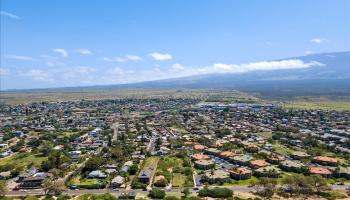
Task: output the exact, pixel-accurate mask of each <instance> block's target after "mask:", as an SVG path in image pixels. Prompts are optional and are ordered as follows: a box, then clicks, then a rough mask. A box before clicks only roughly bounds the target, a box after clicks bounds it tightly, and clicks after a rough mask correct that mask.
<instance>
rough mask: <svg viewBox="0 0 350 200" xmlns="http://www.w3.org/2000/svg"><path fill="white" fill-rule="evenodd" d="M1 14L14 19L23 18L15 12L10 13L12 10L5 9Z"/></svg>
mask: <svg viewBox="0 0 350 200" xmlns="http://www.w3.org/2000/svg"><path fill="white" fill-rule="evenodd" d="M0 15H1V16H5V17H9V18H12V19H21V18H20V17H19V16H17V15H15V14H13V13H10V12H6V11H3V10H1V11H0Z"/></svg>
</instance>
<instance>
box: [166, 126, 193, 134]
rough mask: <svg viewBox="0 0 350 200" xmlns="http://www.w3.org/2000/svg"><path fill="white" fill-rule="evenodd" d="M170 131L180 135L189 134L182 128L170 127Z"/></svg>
mask: <svg viewBox="0 0 350 200" xmlns="http://www.w3.org/2000/svg"><path fill="white" fill-rule="evenodd" d="M170 129H171V130H173V131H176V132H179V133H181V134H188V133H189V132H188V131H187V130H186V129H185V128H184V127H179V126H172V127H170Z"/></svg>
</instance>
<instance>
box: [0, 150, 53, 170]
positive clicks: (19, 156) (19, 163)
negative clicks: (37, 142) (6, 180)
mask: <svg viewBox="0 0 350 200" xmlns="http://www.w3.org/2000/svg"><path fill="white" fill-rule="evenodd" d="M46 159H47V158H46V157H44V156H41V155H40V154H32V153H16V154H14V155H12V156H9V157H7V158H2V159H0V166H2V165H5V164H10V165H13V166H15V167H26V166H30V165H34V166H36V167H38V166H40V164H41V162H42V161H44V160H46Z"/></svg>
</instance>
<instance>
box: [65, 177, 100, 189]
mask: <svg viewBox="0 0 350 200" xmlns="http://www.w3.org/2000/svg"><path fill="white" fill-rule="evenodd" d="M103 182H104V180H100V179H97V178H82V177H81V176H75V177H73V178H71V179H70V181H69V183H68V185H76V186H78V187H83V188H84V187H89V186H94V185H99V184H100V185H103Z"/></svg>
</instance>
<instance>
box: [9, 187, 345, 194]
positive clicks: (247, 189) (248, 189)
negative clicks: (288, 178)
mask: <svg viewBox="0 0 350 200" xmlns="http://www.w3.org/2000/svg"><path fill="white" fill-rule="evenodd" d="M213 187H225V188H228V189H231V190H232V191H234V192H252V191H255V188H252V187H247V186H210V187H209V188H213ZM332 187H333V189H334V190H345V189H346V188H348V187H349V185H333V186H332ZM201 188H202V187H199V188H198V189H190V192H198V190H200V189H201ZM131 191H134V192H136V193H141V194H146V193H147V191H143V190H141V189H133V190H125V189H120V190H111V189H91V190H67V191H65V192H63V194H69V195H82V194H104V193H111V194H114V195H116V196H120V195H121V194H122V193H124V192H131ZM166 191H167V192H181V189H174V188H173V189H169V190H166ZM25 195H44V191H43V190H42V189H35V190H27V191H23V190H21V191H9V192H7V193H6V196H25Z"/></svg>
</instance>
